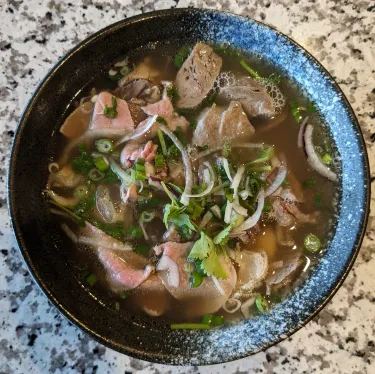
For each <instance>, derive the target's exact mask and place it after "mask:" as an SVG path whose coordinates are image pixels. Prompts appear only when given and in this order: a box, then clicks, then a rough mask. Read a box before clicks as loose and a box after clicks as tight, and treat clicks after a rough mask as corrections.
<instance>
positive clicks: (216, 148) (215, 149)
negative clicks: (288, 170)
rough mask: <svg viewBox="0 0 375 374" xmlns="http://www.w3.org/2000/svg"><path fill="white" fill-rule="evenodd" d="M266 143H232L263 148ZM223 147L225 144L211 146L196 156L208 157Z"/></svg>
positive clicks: (244, 146)
mask: <svg viewBox="0 0 375 374" xmlns="http://www.w3.org/2000/svg"><path fill="white" fill-rule="evenodd" d="M264 146H265V144H263V143H237V144H232V148H263V147H264ZM222 149H223V146H219V147H214V148H209V149H207V150H205V151H202V152H199V153H198V154H197V155H196V156H195V157H194V158H195V159H196V160H198V159H200V158H202V157H206V156H208V155H210V154H211V153H214V152H217V151H221V150H222Z"/></svg>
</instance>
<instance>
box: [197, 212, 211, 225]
mask: <svg viewBox="0 0 375 374" xmlns="http://www.w3.org/2000/svg"><path fill="white" fill-rule="evenodd" d="M212 217H213V215H212V213H211V212H210V211H207V212H206V214H205V215H204V216H203V218H202V221H201V223H200V224H199V228H200V229H204V228H205V227H206V226H207V224H208V222H210V221H211V219H212Z"/></svg>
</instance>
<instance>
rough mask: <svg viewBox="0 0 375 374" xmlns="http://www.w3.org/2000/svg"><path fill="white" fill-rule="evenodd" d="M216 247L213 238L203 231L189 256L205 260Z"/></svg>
mask: <svg viewBox="0 0 375 374" xmlns="http://www.w3.org/2000/svg"><path fill="white" fill-rule="evenodd" d="M214 247H215V245H214V242H213V241H212V239H211V238H210V237H209V236H208V235H206V234H205V233H204V232H203V231H201V237H200V239H199V240H197V241H196V242H195V243H194V245H193V248H192V249H191V251H190V254H189V257H188V258H193V259H198V260H204V259H205V258H206V257H207V256H208V255H209V253H210V252H212V251H214V250H215V249H214Z"/></svg>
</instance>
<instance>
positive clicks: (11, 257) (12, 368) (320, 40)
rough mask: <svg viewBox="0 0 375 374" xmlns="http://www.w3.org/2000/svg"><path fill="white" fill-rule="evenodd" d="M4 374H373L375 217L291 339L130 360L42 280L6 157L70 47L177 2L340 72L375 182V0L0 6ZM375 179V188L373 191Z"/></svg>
mask: <svg viewBox="0 0 375 374" xmlns="http://www.w3.org/2000/svg"><path fill="white" fill-rule="evenodd" d="M0 3H1V4H0V66H1V69H0V99H1V100H0V137H1V142H0V157H1V166H0V181H1V182H0V230H1V231H0V373H29V374H34V373H47V372H51V373H76V372H79V373H107V372H108V373H126V374H129V373H134V374H135V373H137V374H141V373H226V374H231V373H313V372H317V373H350V374H354V373H358V374H359V373H360V374H365V373H368V374H370V373H375V331H374V329H375V258H374V254H373V251H372V250H373V249H374V248H375V219H374V215H375V210H374V198H373V199H372V205H371V209H372V210H371V216H370V223H369V227H368V230H367V232H366V236H365V239H364V242H363V245H362V249H361V252H360V254H359V257H358V259H357V261H356V263H355V265H354V268H353V269H352V270H351V272H350V274H349V276H348V278H347V279H346V281H345V283H344V285H343V286H342V287H341V289H340V290H339V291H338V293H337V294H336V295H335V297H334V298H333V300H332V301H331V302H330V303H329V304H328V305H327V306H326V308H325V309H324V310H323V311H322V312H321V313H320V314H319V315H318V316H317V317H316V318H314V319H313V320H312V321H311V322H310V323H309V324H308V325H307V326H306V327H304V328H302V329H301V330H300V331H298V332H297V333H296V334H295V335H293V336H292V337H291V338H289V339H287V340H285V341H283V342H282V343H280V344H278V345H276V346H275V347H272V348H270V349H268V350H267V351H266V352H261V353H258V354H256V355H255V356H252V357H249V358H246V359H242V360H239V361H235V362H232V363H228V364H224V365H215V366H209V367H194V368H186V367H185V368H184V367H171V366H162V365H155V364H150V363H147V362H144V361H139V360H136V359H132V358H129V357H127V356H125V355H121V354H119V353H117V352H115V351H113V350H111V349H108V348H105V347H104V346H102V345H100V344H98V343H96V342H95V341H93V340H92V339H91V338H89V337H88V336H87V335H85V334H84V333H82V332H80V331H79V330H78V329H77V328H76V327H74V326H73V325H72V324H70V323H69V322H68V321H67V320H66V319H65V318H64V317H62V316H61V315H60V314H59V312H58V311H57V310H56V309H55V308H54V307H53V306H52V305H51V304H50V303H49V302H48V301H47V299H46V297H45V296H44V295H43V294H42V293H41V291H40V290H39V289H38V287H37V286H36V285H35V284H34V283H33V281H32V279H31V277H30V275H29V273H28V271H27V270H26V268H25V266H24V264H23V262H22V260H21V257H20V254H19V253H18V250H17V249H16V243H15V240H14V238H13V235H12V232H11V228H10V224H9V220H8V217H7V203H6V200H5V174H6V165H7V158H8V151H9V147H10V144H11V141H12V137H13V135H14V130H15V128H16V125H17V121H18V119H19V116H20V114H21V112H22V109H23V107H24V106H25V104H26V102H27V100H28V98H29V97H30V95H31V94H32V92H33V90H34V89H35V86H36V85H37V83H38V82H39V81H40V80H41V79H42V78H43V76H44V75H45V74H46V72H47V71H48V70H49V69H50V68H51V66H52V65H53V64H54V63H55V62H56V61H57V60H58V59H59V58H60V57H61V56H62V55H64V54H65V53H66V52H67V51H68V50H69V49H70V48H72V47H73V46H74V45H76V44H77V43H78V42H79V41H81V40H82V39H84V38H86V37H87V36H88V35H90V34H92V33H93V32H95V31H97V30H98V29H100V28H102V27H104V26H107V25H109V24H111V23H113V22H115V21H118V20H120V19H122V18H124V17H130V16H132V15H135V14H139V13H141V12H147V11H151V10H154V9H163V8H170V7H176V6H178V7H186V6H195V7H208V8H217V9H221V10H228V11H232V12H235V13H239V14H242V15H246V16H249V17H253V18H255V19H257V20H261V21H264V22H266V23H268V24H270V25H272V26H275V27H276V28H278V29H279V30H280V31H282V32H284V33H286V34H287V35H289V36H291V37H292V38H293V39H294V40H296V41H297V42H298V43H300V44H301V45H303V46H304V47H305V48H306V49H307V50H308V51H309V52H311V53H312V54H313V55H314V56H315V57H316V58H317V59H318V60H319V61H320V62H321V63H322V64H323V65H324V66H325V67H326V68H327V69H328V70H329V71H330V72H331V74H332V75H333V76H335V77H336V80H337V82H338V83H339V84H340V86H341V88H342V89H343V91H344V92H345V94H346V95H347V97H348V99H349V101H350V102H351V104H352V106H353V108H354V110H355V112H356V114H357V116H358V119H359V121H360V124H361V127H362V130H363V133H364V135H365V140H366V144H367V147H368V151H369V156H370V163H371V168H372V169H371V170H372V180H374V176H375V174H374V173H375V144H374V141H375V70H374V69H375V47H374V46H375V2H374V1H369V0H345V1H335V0H280V1H270V0H257V1H245V0H239V1H235V0H225V1H222V2H221V4H220V3H219V2H216V1H213V0H207V1H200V0H196V1H186V0H182V1H173V0H156V1H154V2H148V1H144V0H138V1H137V0H117V1H96V0H76V1H71V2H69V1H68V0H60V1H59V0H49V1H47V0H27V1H22V0H9V1H4V0H2V1H0ZM374 185H375V182H374V181H373V183H372V194H373V196H375V193H374Z"/></svg>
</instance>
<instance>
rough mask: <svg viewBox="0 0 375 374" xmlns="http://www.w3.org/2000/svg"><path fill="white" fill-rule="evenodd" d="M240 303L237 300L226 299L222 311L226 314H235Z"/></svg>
mask: <svg viewBox="0 0 375 374" xmlns="http://www.w3.org/2000/svg"><path fill="white" fill-rule="evenodd" d="M230 304H232V307H231V306H230ZM241 305H242V303H241V301H240V300H238V299H233V298H230V299H228V300H227V301H226V302H225V303H224V305H223V309H224V310H225V311H226V312H227V313H236V312H237V310H238V309H240V308H241Z"/></svg>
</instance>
